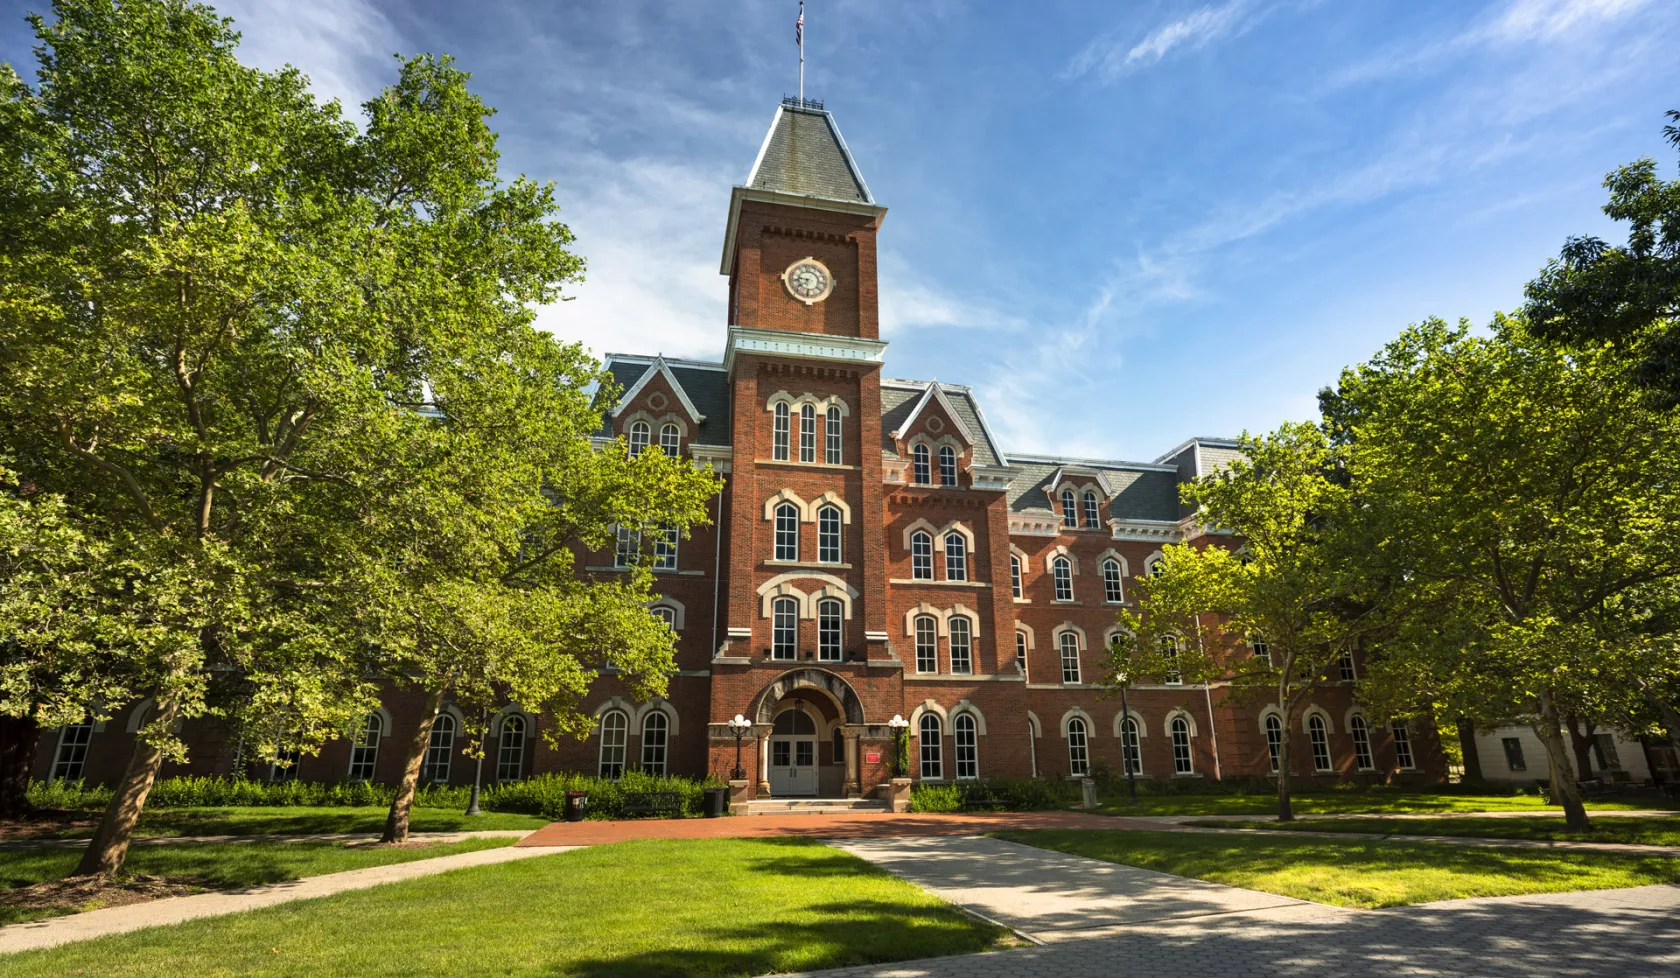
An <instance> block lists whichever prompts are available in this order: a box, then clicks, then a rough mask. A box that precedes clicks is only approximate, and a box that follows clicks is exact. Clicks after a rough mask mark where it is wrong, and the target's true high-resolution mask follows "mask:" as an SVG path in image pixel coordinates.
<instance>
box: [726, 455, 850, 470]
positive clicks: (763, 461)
mask: <svg viewBox="0 0 1680 978" xmlns="http://www.w3.org/2000/svg"><path fill="white" fill-rule="evenodd" d="M753 464H755V465H777V466H781V465H786V466H788V467H789V468H795V469H829V470H831V471H834V472H858V471H861V470H862V466H858V465H846V464H844V463H842V464H840V465H830V464H828V463H827V462H795V461H794V460H792V459H786V458H758V459H753Z"/></svg>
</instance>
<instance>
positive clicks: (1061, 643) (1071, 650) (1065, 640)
mask: <svg viewBox="0 0 1680 978" xmlns="http://www.w3.org/2000/svg"><path fill="white" fill-rule="evenodd" d="M1056 648H1057V649H1059V650H1060V651H1061V653H1062V685H1064V686H1077V685H1079V680H1080V675H1081V671H1080V666H1081V663H1080V661H1079V633H1077V632H1073V631H1065V632H1062V633H1061V634H1060V635H1057V636H1056ZM1069 664H1071V665H1072V666H1073V668H1072V669H1071V670H1070V669H1069V668H1068V666H1069ZM1069 675H1071V676H1072V677H1073V678H1071V679H1069V678H1068V677H1069Z"/></svg>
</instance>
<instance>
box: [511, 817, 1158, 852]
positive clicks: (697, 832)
mask: <svg viewBox="0 0 1680 978" xmlns="http://www.w3.org/2000/svg"><path fill="white" fill-rule="evenodd" d="M1163 828H1167V826H1164V825H1160V824H1158V823H1151V822H1144V821H1141V820H1137V819H1127V818H1113V817H1110V816H1107V815H1089V814H1086V813H1084V812H988V813H975V814H968V815H958V814H927V815H893V814H891V813H888V812H849V813H846V814H843V815H754V816H752V817H751V818H745V817H742V816H739V815H734V816H727V817H724V818H650V819H639V820H626V821H618V822H554V823H553V824H551V825H548V826H545V827H544V828H540V829H538V830H536V831H535V832H532V833H531V834H530V835H528V836H526V837H525V838H523V839H521V840H519V841H518V842H517V843H515V845H517V846H599V845H607V844H609V843H613V842H629V841H631V840H632V839H760V838H779V837H795V838H807V839H888V838H909V837H915V836H941V835H985V834H986V833H988V832H1002V831H1005V830H1007V829H1163Z"/></svg>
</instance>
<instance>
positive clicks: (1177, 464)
mask: <svg viewBox="0 0 1680 978" xmlns="http://www.w3.org/2000/svg"><path fill="white" fill-rule="evenodd" d="M1240 455H1242V449H1241V448H1239V447H1238V445H1237V440H1236V439H1235V438H1200V437H1198V438H1192V439H1190V440H1189V441H1186V442H1185V443H1184V444H1182V445H1179V446H1178V447H1177V448H1174V449H1173V450H1172V451H1170V452H1168V453H1167V454H1165V455H1163V456H1161V457H1160V458H1158V459H1156V460H1155V462H1156V464H1158V465H1170V466H1172V467H1173V468H1175V469H1177V470H1178V478H1179V481H1181V482H1189V481H1191V480H1193V479H1196V478H1199V477H1201V476H1204V475H1207V474H1208V473H1210V472H1217V471H1219V470H1220V469H1222V468H1224V467H1225V466H1227V465H1230V464H1231V460H1232V459H1234V458H1237V457H1238V456H1240ZM1192 511H1193V510H1192V507H1190V506H1187V505H1185V504H1183V503H1180V504H1178V515H1179V516H1180V517H1185V516H1189V515H1190V513H1191V512H1192Z"/></svg>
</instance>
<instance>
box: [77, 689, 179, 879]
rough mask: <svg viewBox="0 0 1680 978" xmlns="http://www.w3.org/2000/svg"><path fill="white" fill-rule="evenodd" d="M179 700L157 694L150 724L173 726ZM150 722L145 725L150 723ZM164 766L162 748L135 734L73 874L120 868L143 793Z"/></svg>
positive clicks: (106, 873)
mask: <svg viewBox="0 0 1680 978" xmlns="http://www.w3.org/2000/svg"><path fill="white" fill-rule="evenodd" d="M180 710H181V701H180V700H178V699H176V698H175V697H173V696H160V697H158V699H157V706H156V712H154V713H153V714H152V723H155V724H157V726H158V729H159V730H162V731H165V732H166V733H167V732H168V731H169V730H170V729H172V728H173V727H174V726H175V718H176V716H177V715H178V714H179V713H180ZM151 725H152V724H147V726H151ZM162 768H163V749H162V748H160V747H158V746H157V745H155V744H153V743H152V742H150V741H149V740H146V739H145V738H141V737H136V738H135V740H134V754H133V755H132V756H131V757H130V758H129V759H128V770H126V771H124V772H123V776H122V780H121V781H119V782H117V791H116V794H115V795H113V796H112V797H111V804H110V805H109V806H108V807H107V808H106V809H105V816H104V817H103V818H101V819H100V820H99V828H98V829H96V830H94V833H93V841H92V842H89V843H88V847H87V850H86V851H85V852H83V853H82V861H81V864H80V865H78V866H77V867H76V872H75V873H74V875H76V876H111V875H113V874H115V873H119V872H121V871H122V868H123V862H124V860H126V859H127V858H128V843H129V840H131V839H132V838H134V826H135V825H137V824H139V822H140V813H141V812H142V811H144V810H145V808H146V796H147V795H149V794H151V793H152V785H153V784H155V783H156V782H157V776H158V771H159V770H161V769H162Z"/></svg>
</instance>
